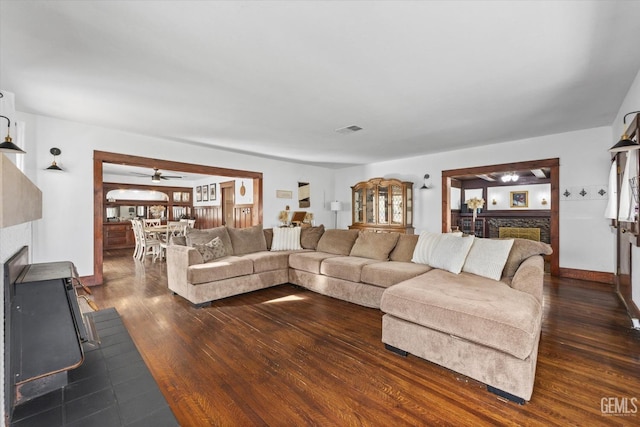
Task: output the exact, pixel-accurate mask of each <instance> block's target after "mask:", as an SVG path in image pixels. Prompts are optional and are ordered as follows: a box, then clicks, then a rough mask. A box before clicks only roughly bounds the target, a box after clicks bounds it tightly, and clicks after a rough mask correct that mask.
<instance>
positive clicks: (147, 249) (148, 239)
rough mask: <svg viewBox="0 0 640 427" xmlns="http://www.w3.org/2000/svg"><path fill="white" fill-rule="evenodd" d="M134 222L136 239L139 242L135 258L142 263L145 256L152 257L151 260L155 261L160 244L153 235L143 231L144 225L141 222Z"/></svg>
mask: <svg viewBox="0 0 640 427" xmlns="http://www.w3.org/2000/svg"><path fill="white" fill-rule="evenodd" d="M136 222H137V223H136V227H137V230H138V238H139V241H140V246H139V249H138V256H137V258H138V259H139V260H141V261H142V260H144V259H145V258H146V257H147V255H152V256H153V260H154V261H155V260H156V258H157V257H158V254H159V253H160V243H161V242H160V240H159V239H158V238H157V237H155V235H153V234H151V233H146V232H145V231H144V227H145V223H144V222H143V221H141V220H136Z"/></svg>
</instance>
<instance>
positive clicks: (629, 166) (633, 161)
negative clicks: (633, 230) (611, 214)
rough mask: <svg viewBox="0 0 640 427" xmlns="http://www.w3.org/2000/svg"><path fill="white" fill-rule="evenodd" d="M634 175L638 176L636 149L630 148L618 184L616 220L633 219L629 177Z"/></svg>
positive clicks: (632, 200)
mask: <svg viewBox="0 0 640 427" xmlns="http://www.w3.org/2000/svg"><path fill="white" fill-rule="evenodd" d="M636 176H638V151H637V150H632V151H629V152H628V153H627V162H626V165H625V167H624V173H623V175H622V184H621V185H620V206H619V209H618V220H620V221H634V220H635V213H636V202H635V200H634V198H633V192H632V190H631V183H630V181H629V179H630V178H631V177H636Z"/></svg>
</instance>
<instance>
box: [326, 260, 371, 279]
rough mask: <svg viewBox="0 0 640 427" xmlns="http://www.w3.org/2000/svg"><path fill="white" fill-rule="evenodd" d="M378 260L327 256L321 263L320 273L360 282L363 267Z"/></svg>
mask: <svg viewBox="0 0 640 427" xmlns="http://www.w3.org/2000/svg"><path fill="white" fill-rule="evenodd" d="M378 262H380V261H377V260H374V259H370V258H360V257H356V256H345V257H343V256H338V257H333V258H327V259H325V260H324V261H322V264H321V265H320V274H324V275H325V276H329V277H335V278H336V279H343V280H348V281H350V282H355V283H358V282H360V277H361V275H362V267H364V266H365V265H367V264H372V263H378Z"/></svg>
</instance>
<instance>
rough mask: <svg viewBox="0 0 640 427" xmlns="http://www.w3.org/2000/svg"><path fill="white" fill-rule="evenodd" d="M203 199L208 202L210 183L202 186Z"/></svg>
mask: <svg viewBox="0 0 640 427" xmlns="http://www.w3.org/2000/svg"><path fill="white" fill-rule="evenodd" d="M202 201H203V202H208V201H209V186H208V185H203V186H202Z"/></svg>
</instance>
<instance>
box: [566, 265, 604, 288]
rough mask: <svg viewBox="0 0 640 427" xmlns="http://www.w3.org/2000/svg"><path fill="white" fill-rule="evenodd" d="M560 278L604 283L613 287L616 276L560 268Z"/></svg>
mask: <svg viewBox="0 0 640 427" xmlns="http://www.w3.org/2000/svg"><path fill="white" fill-rule="evenodd" d="M559 276H560V277H566V278H567V279H578V280H589V281H591V282H599V283H606V284H608V285H614V284H615V283H616V276H615V274H613V273H605V272H603V271H589V270H577V269H575V268H560V274H559Z"/></svg>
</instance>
